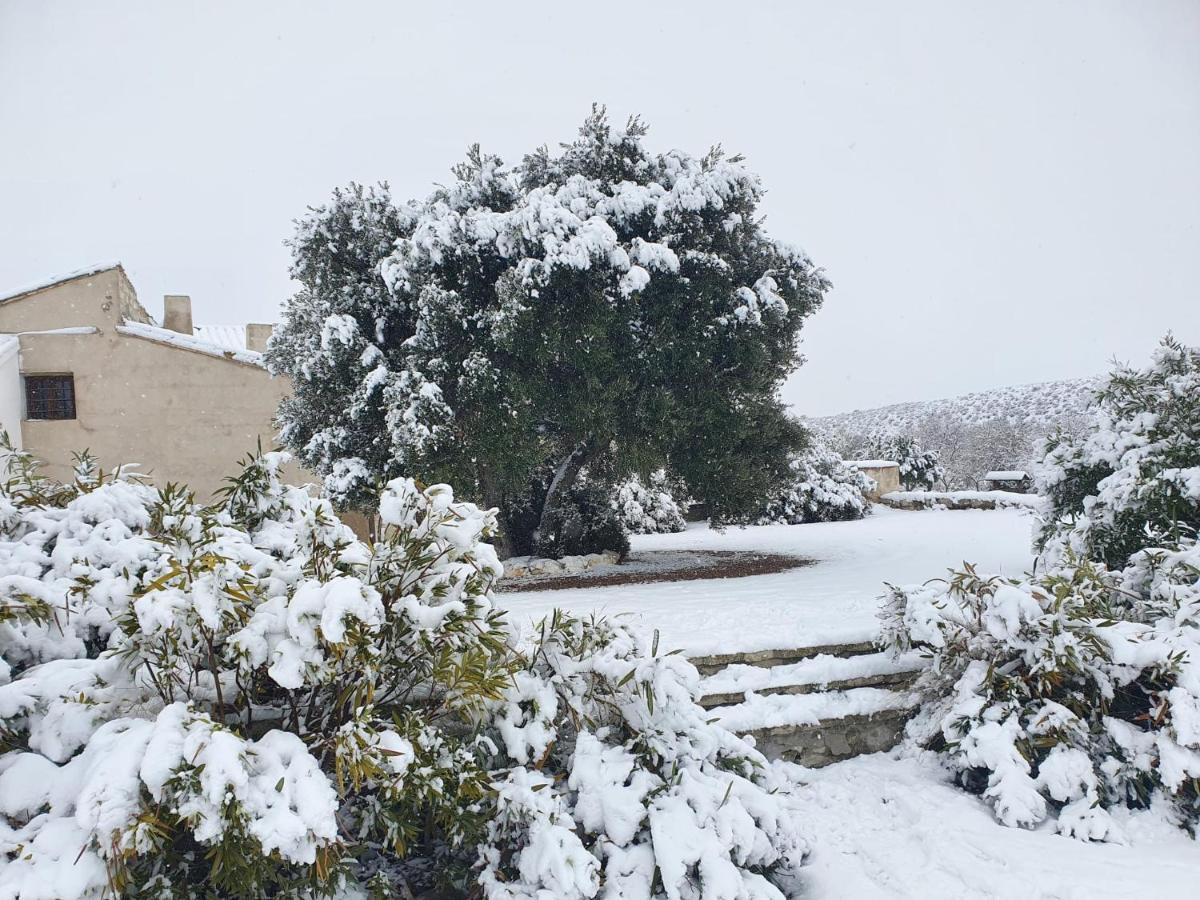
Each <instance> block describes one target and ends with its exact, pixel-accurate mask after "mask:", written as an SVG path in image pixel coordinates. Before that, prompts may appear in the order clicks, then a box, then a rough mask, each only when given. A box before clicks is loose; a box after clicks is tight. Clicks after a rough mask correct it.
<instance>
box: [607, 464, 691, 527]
mask: <svg viewBox="0 0 1200 900" xmlns="http://www.w3.org/2000/svg"><path fill="white" fill-rule="evenodd" d="M672 487H673V486H672V484H671V480H670V478H669V477H668V476H667V473H666V470H664V469H659V470H658V471H656V472H653V473H651V475H650V483H649V484H645V483H643V482H642V479H641V478H639V477H638V476H637V475H634V476H633V477H632V478H630V479H629V480H628V481H626V482H624V483H622V484H620V485H618V486H617V488H616V490H615V491H614V492H613V497H612V507H613V509H615V510H616V512H617V518H618V519H620V521H621V525H622V527H624V529H625V530H626V531H627V532H629V533H630V534H668V533H671V532H676V531H683V530H684V528H686V527H687V523H686V522H685V521H684V519H683V510H682V509H680V507H679V504H678V503H677V502H676V501H675V497H674V496H673V495H672Z"/></svg>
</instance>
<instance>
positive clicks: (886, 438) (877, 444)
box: [855, 431, 945, 491]
mask: <svg viewBox="0 0 1200 900" xmlns="http://www.w3.org/2000/svg"><path fill="white" fill-rule="evenodd" d="M855 455H856V456H858V458H860V459H890V460H892V462H896V463H899V464H900V487H901V488H903V489H904V490H906V491H927V490H932V489H933V488H934V486H936V485H937V483H938V482H939V481H940V480H941V479H942V476H943V475H944V474H945V472H944V470H943V469H942V467H941V464H940V463H939V462H938V454H937V451H935V450H926V449H925V448H924V447H922V446H921V444H920V443H919V442H918V441H917V439H916V438H915V437H913V436H912V435H908V434H900V433H899V432H895V431H878V432H875V433H873V434H871V435H868V436H867V439H866V441H865V443H864V444H863V445H862V446H861V447H859V448H858V450H857V451H856V454H855Z"/></svg>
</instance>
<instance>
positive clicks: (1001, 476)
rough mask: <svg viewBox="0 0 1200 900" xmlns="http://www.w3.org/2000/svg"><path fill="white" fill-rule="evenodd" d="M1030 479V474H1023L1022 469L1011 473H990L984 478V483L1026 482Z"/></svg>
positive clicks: (1007, 471) (1006, 471)
mask: <svg viewBox="0 0 1200 900" xmlns="http://www.w3.org/2000/svg"><path fill="white" fill-rule="evenodd" d="M1028 477H1029V473H1028V472H1022V471H1021V470H1020V469H1013V470H1011V471H1009V470H1004V471H999V472H988V473H987V474H986V475H984V476H983V480H984V481H1024V480H1025V479H1026V478H1028Z"/></svg>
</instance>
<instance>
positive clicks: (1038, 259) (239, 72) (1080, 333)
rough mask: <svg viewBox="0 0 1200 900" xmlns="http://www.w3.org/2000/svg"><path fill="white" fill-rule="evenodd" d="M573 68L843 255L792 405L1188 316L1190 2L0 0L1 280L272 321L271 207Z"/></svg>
mask: <svg viewBox="0 0 1200 900" xmlns="http://www.w3.org/2000/svg"><path fill="white" fill-rule="evenodd" d="M593 101H599V102H603V103H607V104H608V106H609V108H610V111H611V112H612V113H613V114H614V116H615V117H617V118H619V119H624V117H625V116H627V115H628V114H630V113H641V114H642V115H643V116H644V117H645V118H646V120H647V121H648V122H649V123H650V126H651V133H650V138H649V140H650V143H651V146H652V147H653V148H656V149H664V150H665V149H668V148H671V147H679V148H681V149H684V150H687V151H689V152H692V153H696V154H699V153H702V152H704V150H705V149H707V147H708V146H709V145H710V144H713V143H716V142H720V143H722V144H724V145H725V147H726V148H727V149H728V150H731V151H736V152H740V153H743V154H744V155H745V156H746V157H747V160H748V164H749V166H750V167H751V168H752V169H753V170H754V171H756V172H758V173H759V174H760V175H761V176H762V177H763V179H764V182H765V184H766V187H767V192H768V193H767V197H766V201H765V205H764V211H765V213H766V215H767V223H768V227H769V228H770V230H771V231H772V232H773V233H774V234H776V235H777V236H779V237H781V238H784V239H786V240H788V241H790V242H793V243H796V244H799V245H801V246H803V247H804V248H805V249H807V250H808V252H809V253H810V254H811V255H812V257H813V258H814V259H815V260H816V261H817V263H818V264H819V265H821V266H823V267H824V268H825V269H826V271H827V273H828V275H829V277H830V278H831V279H832V281H833V284H834V290H833V291H832V292H831V293H830V294H829V296H828V300H827V302H826V306H825V308H824V309H822V310H821V311H820V312H818V313H817V314H816V315H815V316H814V317H813V318H812V319H811V320H810V321H809V324H808V325H807V326H806V328H805V332H804V352H805V353H806V355H807V356H808V360H809V361H808V363H807V364H806V365H805V366H804V367H803V368H802V369H801V370H800V371H799V373H798V374H797V375H796V376H794V377H793V379H792V381H791V382H790V383H789V384H788V385H787V387H786V388H785V396H786V397H787V399H788V400H790V401H791V402H793V404H794V405H795V407H796V408H797V410H798V411H800V412H803V413H809V414H824V413H831V412H838V411H841V410H846V409H852V408H856V407H867V406H876V405H880V404H882V403H889V402H896V401H901V400H910V399H924V398H934V397H942V396H950V395H954V394H958V393H963V392H966V391H970V390H977V389H980V388H985V387H992V386H998V385H1004V384H1014V383H1022V382H1030V381H1043V380H1048V379H1055V378H1063V377H1075V376H1081V375H1089V374H1093V373H1096V372H1098V371H1101V370H1103V368H1104V367H1105V365H1106V361H1107V360H1109V359H1111V358H1112V357H1114V356H1117V357H1120V358H1122V359H1126V360H1132V361H1140V360H1143V359H1144V358H1145V357H1146V356H1147V355H1148V353H1149V351H1150V349H1151V347H1152V345H1153V343H1154V341H1155V340H1156V338H1157V337H1158V336H1159V335H1161V334H1162V333H1164V332H1165V331H1167V330H1168V329H1174V330H1175V332H1176V334H1177V335H1178V336H1179V337H1181V338H1183V339H1184V340H1186V341H1189V342H1193V343H1200V2H1197V0H1178V2H1170V0H1131V2H1127V3H1115V2H1097V0H1086V2H1084V0H1080V2H1072V3H1056V2H1046V0H1038V2H1029V3H1017V2H1011V0H1008V2H1003V3H997V2H979V3H969V2H957V0H956V2H950V0H947V2H915V0H905V2H903V3H895V2H891V0H880V2H871V3H867V2H861V3H851V2H836V3H834V2H827V0H822V2H810V3H800V2H789V3H777V4H776V3H761V4H755V3H748V2H733V0H726V2H721V3H710V2H695V0H693V2H681V3H656V2H650V0H639V2H633V3H625V2H617V0H604V2H598V3H587V4H578V3H567V2H561V0H560V2H554V3H546V4H540V5H534V4H524V5H522V4H517V3H498V2H489V3H462V2H459V3H453V4H451V3H425V4H419V5H418V4H408V3H400V2H380V3H354V2H338V3H333V2H329V3H300V2H287V3H267V2H253V3H240V2H239V3H230V4H222V3H214V2H207V3H202V4H201V3H197V4H194V5H193V4H182V3H170V2H152V3H137V2H120V3H105V2H95V0H91V2H80V3H58V2H49V0H46V2H19V0H12V2H8V0H0V135H2V137H0V293H3V292H5V290H6V288H10V287H11V288H16V287H19V286H21V285H23V284H25V283H27V282H31V281H37V280H40V279H42V278H44V277H46V276H50V275H55V274H58V273H60V272H65V271H70V270H73V269H77V268H80V267H81V266H83V265H86V264H89V263H92V262H95V261H100V260H107V259H120V260H121V261H123V262H124V263H125V266H126V269H127V270H128V272H129V274H130V276H131V278H132V279H133V282H134V285H135V287H136V288H137V290H138V293H139V296H140V298H141V300H142V302H143V304H144V305H145V306H146V307H147V308H148V309H149V310H150V312H151V313H152V314H154V315H156V316H157V315H160V314H161V309H162V300H161V297H162V295H163V294H164V293H188V294H191V295H192V298H193V304H194V308H195V313H194V314H195V320H196V322H197V323H198V324H204V323H210V324H227V323H240V322H244V321H248V320H249V321H271V320H273V319H274V318H276V316H277V310H278V306H279V303H280V301H281V300H282V299H283V298H284V297H285V296H287V295H288V294H289V293H290V292H291V289H292V288H291V285H290V283H289V280H288V276H287V264H288V256H287V252H286V250H285V249H284V248H283V246H282V244H281V242H282V240H283V239H284V238H285V237H286V236H287V235H288V234H289V232H290V229H291V220H292V219H294V218H295V217H296V216H297V215H299V214H300V213H302V212H303V210H304V208H305V207H306V206H307V205H309V204H314V203H319V202H321V201H323V200H324V198H325V197H326V196H327V195H328V193H329V191H330V189H331V188H333V187H334V186H335V185H338V184H343V183H345V182H347V181H350V180H358V181H363V182H370V181H375V180H380V179H386V180H388V181H389V182H390V183H391V185H392V189H393V193H394V194H395V195H396V196H397V197H399V198H407V197H412V196H423V195H424V194H426V193H427V192H428V190H429V189H430V186H431V185H432V184H433V183H435V182H438V181H443V180H445V179H446V178H447V176H448V170H449V167H450V166H451V165H452V164H453V163H455V162H457V161H458V160H459V159H460V158H461V157H462V155H463V151H464V149H465V148H466V147H467V145H468V144H470V143H472V142H475V141H479V142H481V143H482V144H483V145H484V146H485V148H486V149H489V150H491V151H493V152H496V153H499V154H500V155H501V156H502V157H504V158H505V159H506V160H508V161H516V160H518V159H519V158H520V156H521V155H522V154H523V153H524V152H525V151H527V150H529V149H531V148H532V147H534V146H536V145H538V144H541V143H545V142H548V143H554V142H556V141H559V140H565V139H568V138H570V137H571V135H572V134H573V133H574V130H575V128H576V127H577V126H578V124H579V122H580V121H581V120H582V119H583V117H584V115H585V114H586V112H587V111H588V108H589V106H590V104H591V103H592V102H593Z"/></svg>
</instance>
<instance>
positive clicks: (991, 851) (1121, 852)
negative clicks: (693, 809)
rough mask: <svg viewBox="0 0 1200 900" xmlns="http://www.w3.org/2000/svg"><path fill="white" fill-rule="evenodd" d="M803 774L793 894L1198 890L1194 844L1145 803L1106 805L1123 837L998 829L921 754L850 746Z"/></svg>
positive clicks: (1029, 896)
mask: <svg viewBox="0 0 1200 900" xmlns="http://www.w3.org/2000/svg"><path fill="white" fill-rule="evenodd" d="M804 780H805V782H806V785H805V787H804V788H802V797H803V798H804V800H805V803H804V815H805V820H806V826H807V827H808V828H809V830H810V834H811V842H812V853H811V855H810V857H809V859H808V864H807V865H806V866H804V867H803V868H802V869H801V870H800V873H799V876H798V884H797V885H796V886H795V889H794V893H795V894H796V895H797V896H798V897H800V898H811V900H834V898H844V897H853V898H855V900H873V898H883V897H888V898H899V897H914V898H916V897H920V898H924V900H942V898H947V900H949V898H955V900H958V898H995V900H1033V898H1044V900H1085V898H1086V900H1099V898H1129V897H1146V898H1174V897H1179V898H1183V897H1196V896H1200V844H1197V842H1195V841H1193V840H1192V839H1190V838H1189V837H1188V836H1187V834H1186V833H1185V832H1183V831H1181V830H1179V829H1178V828H1175V827H1173V826H1171V825H1169V824H1167V823H1166V822H1164V821H1163V819H1162V818H1161V817H1159V816H1157V815H1155V814H1154V813H1121V812H1117V813H1115V815H1116V816H1117V817H1118V819H1119V820H1120V823H1121V826H1122V829H1123V831H1124V833H1125V837H1126V839H1127V841H1128V843H1127V844H1125V845H1121V844H1113V843H1106V844H1099V843H1086V842H1084V841H1077V840H1074V839H1073V838H1067V837H1062V836H1060V835H1057V834H1054V833H1053V832H1052V831H1050V830H1049V828H1048V827H1047V828H1043V829H1041V830H1036V831H1026V830H1024V829H1020V828H1006V827H1005V826H1003V825H1000V824H999V823H997V822H996V820H995V818H994V817H993V815H992V813H991V810H990V809H988V808H987V807H986V806H984V804H982V803H981V802H979V800H977V799H976V798H975V797H973V796H971V795H969V794H967V793H964V792H963V791H962V790H960V789H958V788H957V787H954V786H953V785H952V784H950V783H949V782H948V780H947V776H946V775H945V774H944V773H943V771H942V769H941V768H940V767H939V766H938V764H937V762H936V760H935V759H934V758H933V757H932V755H931V754H927V755H924V756H922V757H920V758H894V757H893V756H891V755H887V754H875V755H873V756H860V757H858V758H857V759H851V760H847V761H846V762H842V763H837V764H836V765H832V766H829V767H828V768H825V769H818V770H813V771H810V772H809V773H808V774H807V775H806V776H805V777H804Z"/></svg>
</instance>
